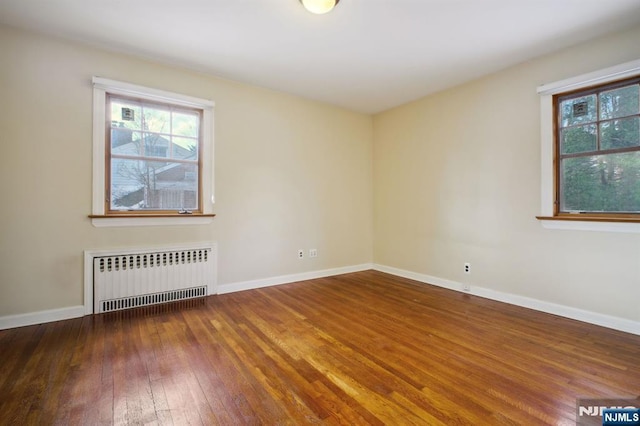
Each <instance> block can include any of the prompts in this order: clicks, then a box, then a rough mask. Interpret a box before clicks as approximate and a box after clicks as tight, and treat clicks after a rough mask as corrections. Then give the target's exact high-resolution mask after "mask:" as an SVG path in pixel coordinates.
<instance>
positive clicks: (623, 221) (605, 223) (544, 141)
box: [536, 59, 640, 233]
mask: <svg viewBox="0 0 640 426" xmlns="http://www.w3.org/2000/svg"><path fill="white" fill-rule="evenodd" d="M639 75H640V59H638V60H635V61H630V62H626V63H623V64H620V65H615V66H613V67H609V68H605V69H602V70H598V71H594V72H591V73H587V74H583V75H579V76H576V77H571V78H568V79H565V80H560V81H556V82H553V83H549V84H544V85H541V86H539V87H538V88H537V93H538V95H540V165H541V167H540V215H538V216H536V218H537V219H539V220H540V221H541V223H542V226H543V227H545V228H549V229H571V230H586V231H605V232H632V233H640V218H618V219H614V218H611V217H610V216H608V217H602V216H597V215H585V214H576V215H562V216H558V215H557V213H556V211H555V204H554V203H555V190H556V189H555V184H556V183H555V179H554V176H555V172H554V169H555V163H554V162H555V139H554V138H555V123H556V117H555V114H554V102H553V97H554V95H557V94H559V93H566V92H571V91H576V90H581V89H585V88H587V87H590V86H597V85H602V84H607V83H612V82H614V81H616V80H622V79H625V78H631V77H634V76H639Z"/></svg>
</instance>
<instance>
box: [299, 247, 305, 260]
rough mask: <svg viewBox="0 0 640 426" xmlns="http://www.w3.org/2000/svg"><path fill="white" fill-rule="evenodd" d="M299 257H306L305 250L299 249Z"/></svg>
mask: <svg viewBox="0 0 640 426" xmlns="http://www.w3.org/2000/svg"><path fill="white" fill-rule="evenodd" d="M298 259H304V250H302V249H300V250H298Z"/></svg>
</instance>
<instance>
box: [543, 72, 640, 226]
mask: <svg viewBox="0 0 640 426" xmlns="http://www.w3.org/2000/svg"><path fill="white" fill-rule="evenodd" d="M638 84H640V60H636V61H631V62H627V63H624V64H620V65H616V66H613V67H609V68H606V69H602V70H598V71H594V72H591V73H588V74H583V75H580V76H576V77H571V78H568V79H565V80H561V81H557V82H554V83H549V84H545V85H542V86H539V87H538V90H537V91H538V94H539V95H540V137H541V138H540V150H541V151H540V152H541V158H540V160H541V163H540V165H541V174H540V195H541V198H540V200H541V204H540V215H538V216H536V217H537V218H538V219H540V220H541V223H542V225H543V226H544V227H545V228H551V229H571V230H589V231H606V232H634V233H640V202H638V201H634V200H638V195H633V194H632V192H633V191H634V190H635V191H640V188H636V187H639V186H640V141H638V136H639V134H640V129H639V127H640V123H639V120H640V118H639V117H640V115H639V112H638V103H639V102H640V101H638V97H640V94H638ZM634 93H635V94H634ZM634 99H635V100H634ZM636 179H637V180H636ZM634 182H635V183H634ZM632 195H633V196H632Z"/></svg>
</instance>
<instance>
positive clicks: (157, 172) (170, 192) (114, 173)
mask: <svg viewBox="0 0 640 426" xmlns="http://www.w3.org/2000/svg"><path fill="white" fill-rule="evenodd" d="M197 194H198V165H197V164H183V163H173V162H163V161H145V160H130V159H120V158H114V159H112V161H111V208H112V209H113V210H180V209H186V210H196V209H197V208H198V195H197Z"/></svg>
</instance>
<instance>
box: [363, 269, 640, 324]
mask: <svg viewBox="0 0 640 426" xmlns="http://www.w3.org/2000/svg"><path fill="white" fill-rule="evenodd" d="M373 269H375V270H376V271H380V272H386V273H388V274H392V275H397V276H399V277H403V278H409V279H412V280H415V281H420V282H422V283H426V284H433V285H435V286H438V287H444V288H447V289H450V290H455V291H459V292H463V290H462V283H458V282H456V281H451V280H445V279H442V278H438V277H433V276H430V275H425V274H419V273H417V272H411V271H406V270H404V269H398V268H393V267H391V266H385V265H378V264H374V265H373ZM464 293H467V294H473V295H475V296H480V297H484V298H485V299H491V300H496V301H498V302H504V303H509V304H511V305H516V306H522V307H524V308H529V309H534V310H536V311H541V312H546V313H548V314H554V315H558V316H561V317H565V318H571V319H574V320H578V321H582V322H586V323H589V324H595V325H599V326H602V327H607V328H611V329H614V330H619V331H624V332H626V333H631V334H637V335H640V322H637V321H632V320H628V319H624V318H619V317H614V316H611V315H605V314H599V313H597V312H591V311H585V310H583V309H577V308H572V307H570V306H565V305H559V304H556V303H551V302H545V301H542V300H538V299H532V298H529V297H524V296H518V295H516V294H511V293H504V292H501V291H496V290H491V289H488V288H484V287H478V286H475V285H474V286H472V287H471V291H464Z"/></svg>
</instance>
